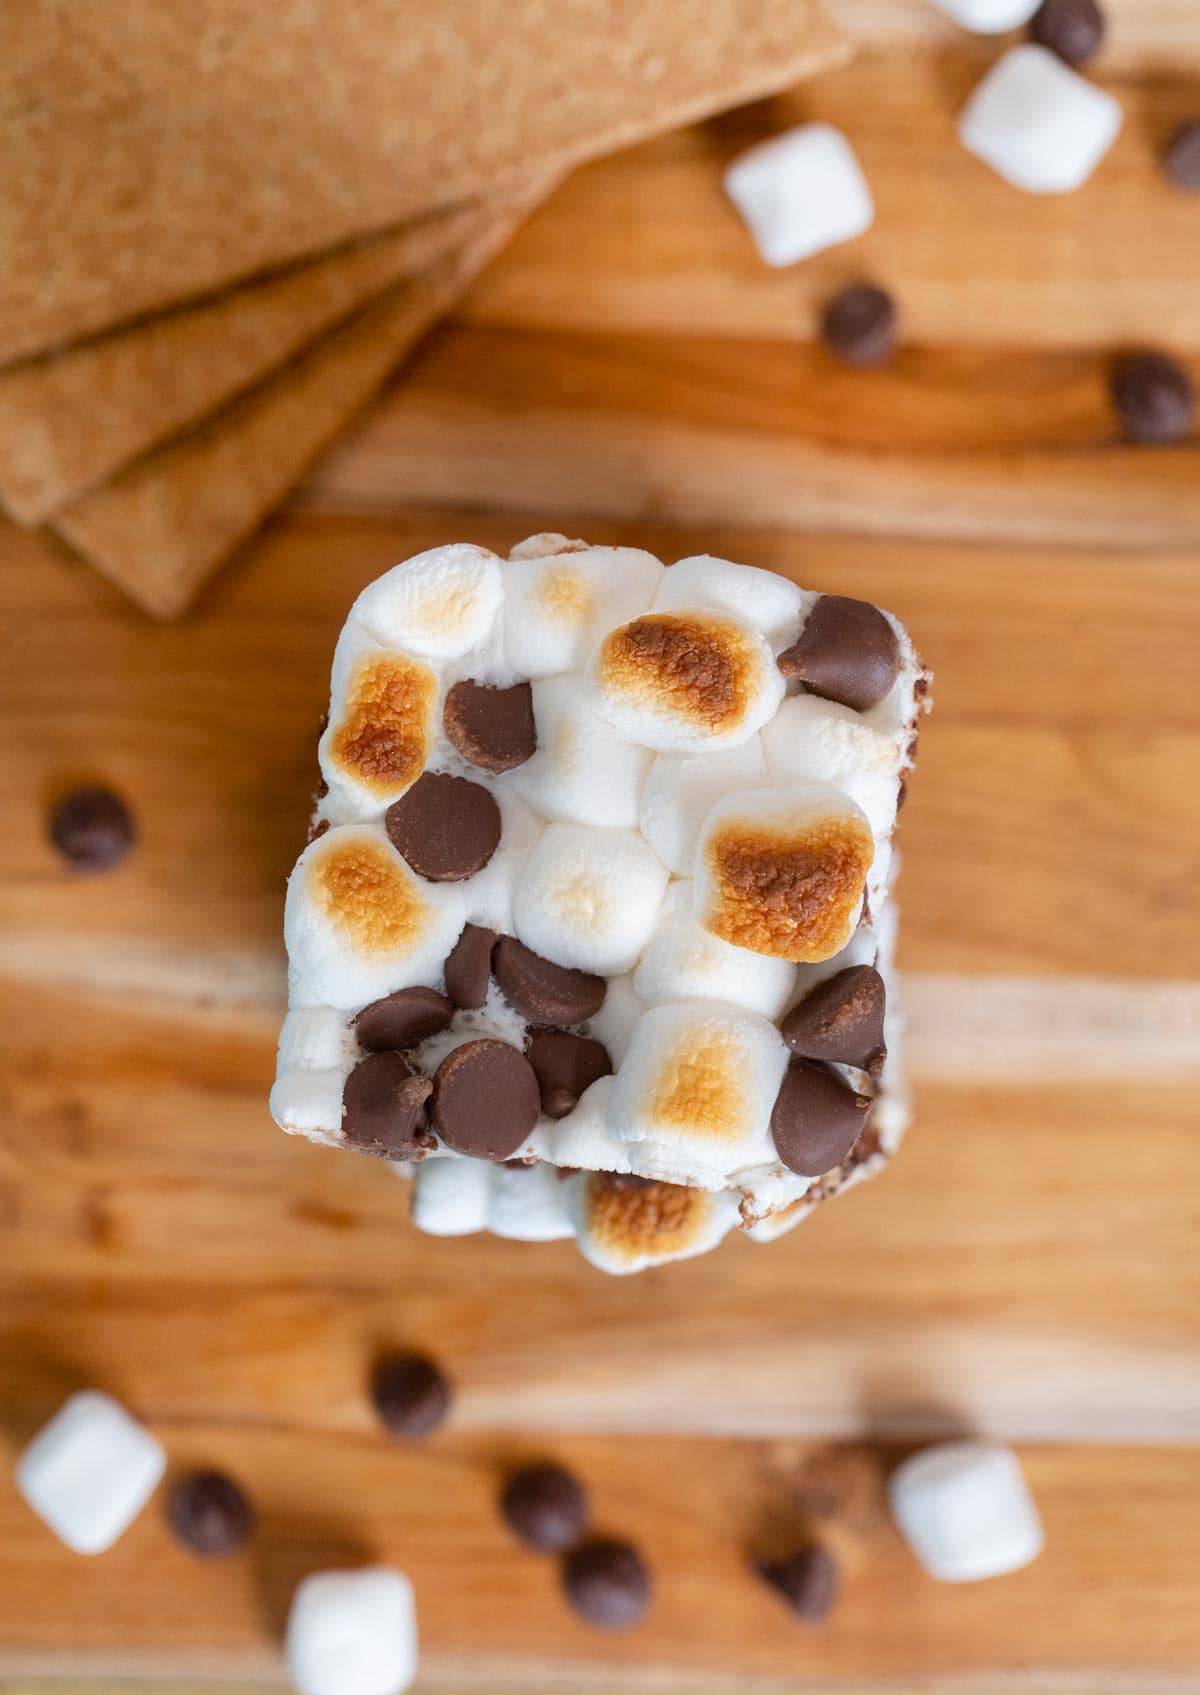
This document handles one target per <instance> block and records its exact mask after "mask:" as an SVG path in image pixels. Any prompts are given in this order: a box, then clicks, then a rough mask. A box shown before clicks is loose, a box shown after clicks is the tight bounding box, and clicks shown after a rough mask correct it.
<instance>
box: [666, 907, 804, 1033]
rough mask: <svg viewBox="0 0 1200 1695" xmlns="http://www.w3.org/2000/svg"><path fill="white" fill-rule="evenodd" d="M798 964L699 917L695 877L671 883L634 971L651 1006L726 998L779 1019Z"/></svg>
mask: <svg viewBox="0 0 1200 1695" xmlns="http://www.w3.org/2000/svg"><path fill="white" fill-rule="evenodd" d="M795 981H796V968H795V966H794V965H789V964H788V963H787V961H786V960H782V959H770V958H768V957H767V956H766V955H764V954H755V953H747V951H746V950H745V949H744V948H735V947H731V946H730V945H729V943H728V942H723V941H721V940H720V938H719V937H717V936H714V935H712V934H711V933H710V932H709V931H708V930H705V929H704V928H703V927H702V926H701V925H700V924H698V923H697V922H696V919H695V916H694V914H693V911H692V886H691V883H690V882H675V883H672V884H671V886H670V888H669V889H668V890H667V893H666V896H665V897H664V900H663V904H662V916H661V918H660V920H659V926H658V929H657V930H656V932H655V934H654V935H653V937H652V938H651V940H650V943H649V945H648V946H647V948H646V951H645V952H644V953H643V954H642V957H641V959H640V960H639V962H638V965H637V968H636V970H635V971H634V973H633V989H634V993H635V994H636V995H637V996H638V997H639V998H640V1000H641V1001H642V1002H643V1003H644V1004H645V1005H646V1006H664V1005H666V1004H668V1003H669V1002H672V1001H690V1000H704V1001H724V1002H725V1003H726V1004H727V1005H729V1006H742V1007H746V1008H747V1009H748V1010H749V1011H750V1012H757V1013H760V1014H761V1015H762V1016H763V1017H764V1018H770V1019H777V1018H778V1017H779V1016H780V1015H781V1013H782V1012H783V1010H784V1008H785V1007H786V1006H787V1004H788V1001H789V1000H790V998H791V995H792V990H793V987H794V985H795Z"/></svg>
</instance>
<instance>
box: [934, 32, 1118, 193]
mask: <svg viewBox="0 0 1200 1695" xmlns="http://www.w3.org/2000/svg"><path fill="white" fill-rule="evenodd" d="M1121 115H1122V114H1121V108H1120V106H1119V105H1118V103H1117V101H1115V100H1114V99H1113V97H1112V95H1111V94H1106V93H1105V92H1104V90H1103V89H1101V88H1096V87H1095V86H1094V85H1093V84H1092V83H1090V82H1088V81H1087V80H1086V78H1084V77H1081V76H1080V75H1079V73H1078V72H1077V71H1073V70H1072V69H1071V68H1070V66H1069V65H1065V64H1064V63H1063V61H1062V60H1061V59H1060V58H1059V57H1058V55H1057V54H1055V53H1051V52H1050V50H1049V48H1046V47H1038V46H1035V45H1034V44H1032V43H1029V42H1027V43H1025V44H1023V45H1022V46H1019V47H1010V48H1009V50H1008V52H1007V53H1005V54H1004V56H1003V57H1002V58H1000V59H998V60H997V61H996V63H995V64H994V65H993V66H992V68H991V70H990V71H989V72H988V73H987V75H986V76H985V77H984V79H983V81H982V82H981V83H980V84H979V86H978V87H977V88H976V89H975V92H974V93H973V94H972V95H971V98H970V99H969V100H968V101H967V104H966V106H965V107H964V108H963V112H962V115H961V117H960V118H959V120H958V135H959V140H960V141H961V142H962V144H963V146H964V147H966V148H967V149H968V151H969V152H971V153H974V154H975V156H976V157H977V158H979V159H982V160H983V161H984V163H985V164H987V165H990V166H991V167H992V169H993V170H994V171H997V172H998V173H999V174H1000V176H1002V177H1003V178H1004V179H1005V181H1006V182H1010V183H1012V184H1013V186H1014V187H1016V188H1024V189H1027V190H1028V191H1029V193H1030V194H1068V193H1069V192H1070V191H1071V190H1072V189H1075V188H1079V187H1080V186H1081V185H1082V184H1083V183H1085V182H1086V181H1087V179H1088V178H1089V177H1090V176H1091V174H1092V172H1093V171H1094V170H1095V168H1096V166H1097V165H1098V164H1099V163H1100V161H1101V159H1102V158H1103V157H1104V155H1105V154H1106V153H1107V152H1108V150H1109V148H1110V147H1111V146H1112V144H1113V142H1114V141H1115V140H1116V138H1117V131H1118V130H1119V129H1120V127H1121Z"/></svg>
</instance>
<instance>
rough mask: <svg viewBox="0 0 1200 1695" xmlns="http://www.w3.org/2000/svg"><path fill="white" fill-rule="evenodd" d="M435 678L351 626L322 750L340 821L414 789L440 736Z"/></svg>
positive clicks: (339, 656)
mask: <svg viewBox="0 0 1200 1695" xmlns="http://www.w3.org/2000/svg"><path fill="white" fill-rule="evenodd" d="M439 689H440V685H439V681H438V677H437V673H436V672H435V671H434V670H433V669H432V667H431V666H430V665H428V664H427V663H426V662H425V660H423V659H416V658H414V657H413V656H412V655H411V654H407V653H397V652H394V651H391V650H389V649H387V648H385V647H381V646H380V644H379V643H378V641H376V639H375V637H374V636H373V635H372V634H371V632H370V631H369V630H367V629H365V628H364V626H363V625H361V624H356V623H353V622H351V623H348V624H347V625H346V627H345V629H343V631H342V633H341V636H340V637H339V638H338V644H337V647H336V648H335V650H334V655H333V676H332V681H331V684H330V698H329V723H328V724H327V725H326V727H325V730H324V732H323V734H322V736H321V740H320V742H319V744H318V747H317V759H318V762H319V764H320V768H321V775H322V777H324V779H325V782H326V783H327V785H328V787H329V794H328V795H327V796H326V798H325V800H324V802H323V803H322V806H321V812H322V815H323V816H324V817H326V818H329V819H330V820H332V821H333V822H335V823H347V822H349V821H351V820H353V819H356V818H370V817H375V816H377V815H378V814H380V813H382V812H383V811H384V810H385V809H386V808H387V806H388V805H389V804H390V803H391V802H392V801H393V800H396V799H398V798H399V796H400V795H402V794H403V793H404V792H405V790H406V789H409V788H411V787H412V785H413V784H414V783H415V782H416V780H417V778H418V777H419V776H420V775H421V772H422V771H423V770H424V769H425V765H426V763H427V761H428V759H429V755H430V752H431V751H432V749H433V747H434V744H435V741H436V738H437V734H438V723H437V718H438V710H437V708H438V695H439Z"/></svg>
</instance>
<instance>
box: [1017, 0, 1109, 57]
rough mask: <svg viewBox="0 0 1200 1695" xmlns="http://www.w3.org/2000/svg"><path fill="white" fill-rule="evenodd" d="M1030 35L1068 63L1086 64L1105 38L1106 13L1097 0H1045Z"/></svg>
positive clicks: (1034, 17) (1032, 21) (1031, 25)
mask: <svg viewBox="0 0 1200 1695" xmlns="http://www.w3.org/2000/svg"><path fill="white" fill-rule="evenodd" d="M1029 34H1030V37H1031V39H1032V40H1034V41H1036V42H1037V43H1038V45H1039V46H1041V47H1048V48H1049V49H1050V51H1051V52H1052V53H1057V54H1058V56H1059V58H1060V59H1065V61H1066V62H1067V64H1068V65H1082V64H1083V63H1084V62H1085V61H1086V60H1088V59H1090V58H1091V56H1092V54H1093V53H1095V51H1096V50H1097V48H1098V47H1099V46H1100V43H1101V42H1102V41H1103V40H1104V13H1103V12H1102V11H1101V10H1100V8H1099V6H1098V5H1097V4H1096V0H1042V3H1041V5H1040V6H1039V7H1038V9H1037V11H1036V12H1035V13H1034V14H1033V17H1032V19H1031V20H1030V24H1029Z"/></svg>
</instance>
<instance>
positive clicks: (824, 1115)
mask: <svg viewBox="0 0 1200 1695" xmlns="http://www.w3.org/2000/svg"><path fill="white" fill-rule="evenodd" d="M870 1110H871V1097H870V1096H869V1095H860V1094H858V1093H856V1091H855V1090H853V1089H852V1088H851V1087H850V1085H849V1083H846V1082H845V1081H843V1079H842V1078H841V1077H840V1076H839V1075H838V1073H837V1072H836V1071H831V1070H830V1069H829V1068H828V1067H827V1066H824V1065H816V1064H814V1063H813V1062H812V1061H811V1060H807V1059H795V1058H792V1059H790V1060H789V1061H788V1068H787V1070H786V1071H785V1072H784V1074H783V1082H782V1083H781V1084H780V1085H779V1093H778V1095H776V1097H775V1105H774V1107H773V1108H772V1109H771V1135H772V1137H773V1138H774V1141H775V1151H776V1152H777V1153H778V1155H779V1157H780V1159H781V1160H782V1161H783V1163H784V1164H785V1165H786V1166H787V1168H788V1170H789V1171H795V1172H798V1173H799V1174H800V1176H801V1177H823V1176H824V1175H825V1173H826V1172H827V1171H832V1170H833V1168H834V1166H836V1165H840V1164H841V1162H842V1161H843V1160H844V1159H845V1157H846V1155H847V1154H848V1153H849V1152H850V1149H851V1148H852V1147H853V1146H854V1144H855V1142H857V1140H858V1138H859V1136H860V1135H861V1133H862V1129H863V1126H864V1125H865V1124H866V1122H867V1114H868V1112H870Z"/></svg>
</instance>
